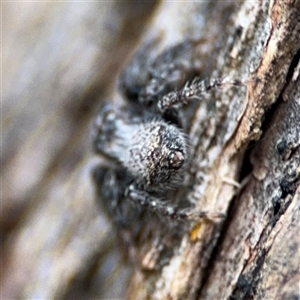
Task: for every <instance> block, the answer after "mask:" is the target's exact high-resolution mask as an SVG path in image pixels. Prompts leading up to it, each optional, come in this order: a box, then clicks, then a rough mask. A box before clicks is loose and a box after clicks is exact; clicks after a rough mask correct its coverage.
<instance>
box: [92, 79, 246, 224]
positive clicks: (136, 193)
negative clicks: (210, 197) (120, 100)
mask: <svg viewBox="0 0 300 300" xmlns="http://www.w3.org/2000/svg"><path fill="white" fill-rule="evenodd" d="M242 85H245V82H243V81H241V80H222V79H211V80H200V78H198V77H196V78H195V79H194V80H192V81H191V82H187V83H186V84H185V86H184V87H183V88H182V89H179V90H177V91H171V92H169V93H167V94H166V95H164V96H162V97H160V98H159V99H158V101H157V104H156V110H155V111H153V112H141V113H140V114H139V115H138V114H134V113H132V112H130V111H126V110H123V109H122V108H119V107H116V106H113V105H112V104H107V105H105V106H104V107H103V109H102V110H101V111H100V113H99V115H98V116H97V118H96V122H95V124H94V130H93V143H94V149H95V151H96V152H99V153H101V154H104V155H106V156H107V157H109V158H111V159H112V160H114V161H115V162H116V163H117V164H120V165H122V167H123V168H124V169H125V170H126V172H127V173H128V176H130V177H131V178H132V181H131V183H130V184H129V185H128V186H127V188H125V189H124V191H123V192H122V195H123V197H124V200H129V201H131V203H133V204H134V205H135V206H137V207H146V208H147V209H148V210H150V211H153V212H155V213H157V214H159V215H163V216H166V217H168V218H169V219H173V220H174V219H176V220H199V219H201V218H208V219H212V220H213V219H216V218H222V217H223V215H222V214H218V213H208V212H204V211H199V210H196V209H194V208H179V207H178V206H176V205H175V204H171V203H170V202H167V201H165V200H163V197H162V196H161V195H162V194H163V193H164V192H165V191H167V190H170V189H175V188H177V187H179V186H180V184H181V182H182V178H183V175H184V172H185V170H186V167H187V163H188V161H189V151H188V139H187V136H186V134H185V133H184V132H183V130H182V129H181V128H179V126H177V124H176V122H175V124H172V123H170V122H169V121H168V120H166V118H165V116H166V115H168V114H170V113H171V114H174V110H175V106H177V105H180V104H186V103H188V102H189V101H191V100H194V99H197V100H199V99H201V95H202V94H204V93H207V92H210V91H211V90H213V89H216V88H222V87H225V86H242ZM175 115H176V114H175Z"/></svg>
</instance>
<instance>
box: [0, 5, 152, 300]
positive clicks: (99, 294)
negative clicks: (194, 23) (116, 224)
mask: <svg viewBox="0 0 300 300" xmlns="http://www.w3.org/2000/svg"><path fill="white" fill-rule="evenodd" d="M156 5H157V3H156V1H137V2H132V1H121V2H120V1H118V2H117V1H107V2H90V3H88V2H86V3H85V2H84V1H83V2H73V3H72V2H4V3H2V4H1V8H2V108H1V111H2V118H1V123H2V124H1V127H2V139H1V142H2V143H1V148H2V155H1V182H2V186H1V192H2V204H1V250H2V251H1V259H2V272H1V293H2V295H1V299H20V298H22V299H68V298H69V299H80V298H82V299H83V298H84V299H88V298H89V299H92V298H97V299H112V298H114V299H122V298H124V294H123V293H124V286H126V280H127V278H128V272H129V271H128V270H127V269H126V268H122V265H121V263H120V264H119V267H118V264H116V261H117V262H118V260H121V258H120V257H119V254H118V253H117V252H116V251H114V250H113V249H114V248H113V245H114V240H113V235H112V234H111V230H112V228H111V225H110V223H109V222H108V221H107V220H106V218H104V216H103V214H102V213H101V211H100V210H99V209H98V206H97V205H96V203H95V192H94V189H93V185H92V180H91V170H92V168H93V166H94V165H95V164H97V162H98V160H99V159H98V158H97V157H95V155H94V154H93V153H92V151H91V137H90V128H91V123H92V120H93V118H94V117H95V115H96V112H97V108H98V106H99V105H100V104H101V101H103V100H105V98H106V97H108V96H109V95H110V94H111V93H112V90H113V89H114V88H115V81H116V78H117V76H118V73H119V72H120V70H121V69H122V67H123V66H124V64H125V63H126V61H127V60H128V58H129V56H130V55H131V53H132V51H133V49H134V48H135V47H136V44H137V42H138V41H139V38H140V36H141V34H142V33H143V31H144V30H145V28H146V26H147V22H148V21H149V18H150V16H151V15H152V14H153V11H154V9H155V7H156ZM116 266H117V267H116ZM114 277H117V278H118V279H117V280H115V278H114ZM104 278H105V280H104Z"/></svg>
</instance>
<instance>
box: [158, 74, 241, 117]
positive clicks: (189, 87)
mask: <svg viewBox="0 0 300 300" xmlns="http://www.w3.org/2000/svg"><path fill="white" fill-rule="evenodd" d="M245 84H246V82H243V81H241V80H239V79H234V80H228V81H226V80H223V79H221V78H215V79H211V80H200V79H199V78H198V77H196V78H195V79H194V80H193V81H192V82H191V83H189V82H187V83H186V84H185V86H184V87H183V88H182V89H181V90H179V91H175V92H170V93H168V94H166V95H165V96H164V97H162V98H161V99H160V100H159V102H158V104H157V106H158V109H159V111H160V112H161V113H164V112H165V111H167V110H168V109H170V108H171V107H172V106H174V105H176V104H181V103H184V104H186V103H187V102H188V101H191V100H193V99H201V94H204V93H206V92H209V91H210V90H211V89H215V88H222V87H225V86H243V85H245Z"/></svg>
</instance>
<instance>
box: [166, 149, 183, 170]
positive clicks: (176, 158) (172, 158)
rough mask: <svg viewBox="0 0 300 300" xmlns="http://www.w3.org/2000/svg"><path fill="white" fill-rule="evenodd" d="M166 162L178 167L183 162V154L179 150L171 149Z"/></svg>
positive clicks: (175, 167) (174, 167)
mask: <svg viewBox="0 0 300 300" xmlns="http://www.w3.org/2000/svg"><path fill="white" fill-rule="evenodd" d="M168 162H169V164H170V167H171V168H173V169H180V168H181V167H182V165H183V164H184V162H185V158H184V154H183V153H182V152H181V151H172V152H171V153H170V154H169V156H168Z"/></svg>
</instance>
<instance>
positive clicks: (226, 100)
mask: <svg viewBox="0 0 300 300" xmlns="http://www.w3.org/2000/svg"><path fill="white" fill-rule="evenodd" d="M299 8H300V1H299V0H294V1H292V0H290V1H289V0H285V1H284V0H273V1H271V0H268V1H267V0H266V1H265V0H264V1H238V2H237V1H235V2H224V1H213V2H211V1H210V2H191V3H190V2H164V1H162V2H160V3H159V4H157V3H156V5H155V3H154V2H153V3H151V2H147V3H146V2H145V3H142V4H139V5H137V4H136V3H135V4H134V5H133V4H131V3H130V2H128V3H121V2H116V3H114V2H110V3H109V2H108V3H99V4H98V3H38V4H37V3H15V4H14V3H8V2H7V3H3V4H2V10H3V101H2V111H3V113H2V114H3V119H2V128H3V136H2V141H3V142H2V157H1V160H2V162H1V163H2V168H1V172H2V174H1V180H2V189H3V191H2V193H3V201H2V215H1V229H2V251H1V258H2V272H1V281H2V283H1V284H2V287H1V293H2V295H1V298H2V299H17V298H22V299H81V298H82V299H87V298H89V299H91V298H95V299H125V298H128V299H298V298H300V291H299V289H300V286H299V282H300V253H299V249H300V234H299V233H300V187H299V182H300V78H299V72H300V14H299ZM11 19H13V20H14V22H10V20H11ZM24 24H26V25H24ZM190 39H193V40H195V41H197V43H196V44H197V49H196V50H195V53H196V54H195V55H196V59H195V61H197V63H198V67H197V68H198V71H199V75H200V76H201V77H204V78H205V77H229V78H241V79H243V80H246V82H247V85H246V87H245V88H240V89H228V90H227V89H226V90H224V91H223V90H222V91H216V92H215V93H214V94H213V95H207V99H206V100H205V101H206V102H204V103H199V104H193V105H194V106H193V109H192V111H188V112H187V116H188V121H187V122H188V124H187V125H188V126H187V127H188V128H189V129H188V136H189V139H190V148H191V156H192V162H191V168H190V170H189V171H188V172H187V174H186V177H185V183H188V184H185V185H183V188H182V189H180V191H177V192H175V193H172V194H170V197H173V199H172V200H174V201H176V199H179V198H181V197H185V198H186V199H187V200H189V201H190V202H192V203H195V205H196V206H197V207H199V208H201V209H203V210H205V211H213V212H222V213H224V214H226V217H225V219H224V220H222V221H221V222H216V223H214V222H210V221H206V220H202V221H200V222H197V223H192V224H182V223H179V224H175V225H174V224H165V223H164V220H163V219H162V218H158V217H157V216H152V215H151V214H149V215H147V216H146V217H145V219H143V220H141V224H140V229H139V230H140V232H139V239H138V241H137V242H136V244H135V245H134V246H132V248H120V246H119V243H118V241H116V237H117V235H116V234H115V231H116V230H118V228H116V227H113V226H111V223H110V222H108V220H107V219H106V217H105V214H104V212H103V211H100V210H99V209H98V206H97V205H96V201H95V198H96V195H95V192H94V191H95V187H94V186H93V184H92V180H91V170H92V168H93V167H94V166H95V165H96V164H97V163H99V160H98V159H96V158H95V155H94V154H92V153H91V151H90V149H91V139H90V135H89V131H90V123H91V121H92V119H93V118H94V117H95V114H96V110H97V107H98V105H99V104H101V102H102V101H103V100H104V99H105V97H106V96H107V95H110V97H111V98H113V100H112V102H117V103H118V102H120V103H121V102H124V101H123V100H124V99H122V98H124V96H123V95H122V94H121V93H120V91H118V88H117V87H116V86H117V84H115V82H116V79H117V78H118V77H119V76H122V75H119V74H120V70H121V69H122V68H124V67H125V68H126V65H127V61H128V60H129V58H130V57H131V55H132V53H133V52H134V50H136V49H144V51H145V55H144V56H143V59H146V60H147V59H153V58H155V57H156V56H158V55H159V54H160V53H161V51H163V50H166V49H168V48H171V47H172V46H174V45H176V44H177V43H182V42H184V41H187V40H190ZM151 40H155V41H156V42H155V44H154V46H152V47H150V48H147V46H145V45H149V41H151ZM197 55H198V56H199V57H197ZM136 77H137V78H133V79H132V78H129V80H133V81H134V80H138V79H139V78H138V77H139V74H137V76H136ZM127 79H128V78H127V77H126V78H125V79H124V80H127ZM111 95H114V96H113V97H112V96H111ZM211 107H214V109H211ZM103 162H104V163H105V159H102V163H103ZM135 234H136V233H135ZM128 251H129V252H130V251H134V255H135V257H134V259H132V255H131V256H130V253H129V254H128ZM131 254H132V253H131ZM122 256H126V257H131V260H129V263H128V261H127V263H125V262H124V261H123V259H122Z"/></svg>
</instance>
